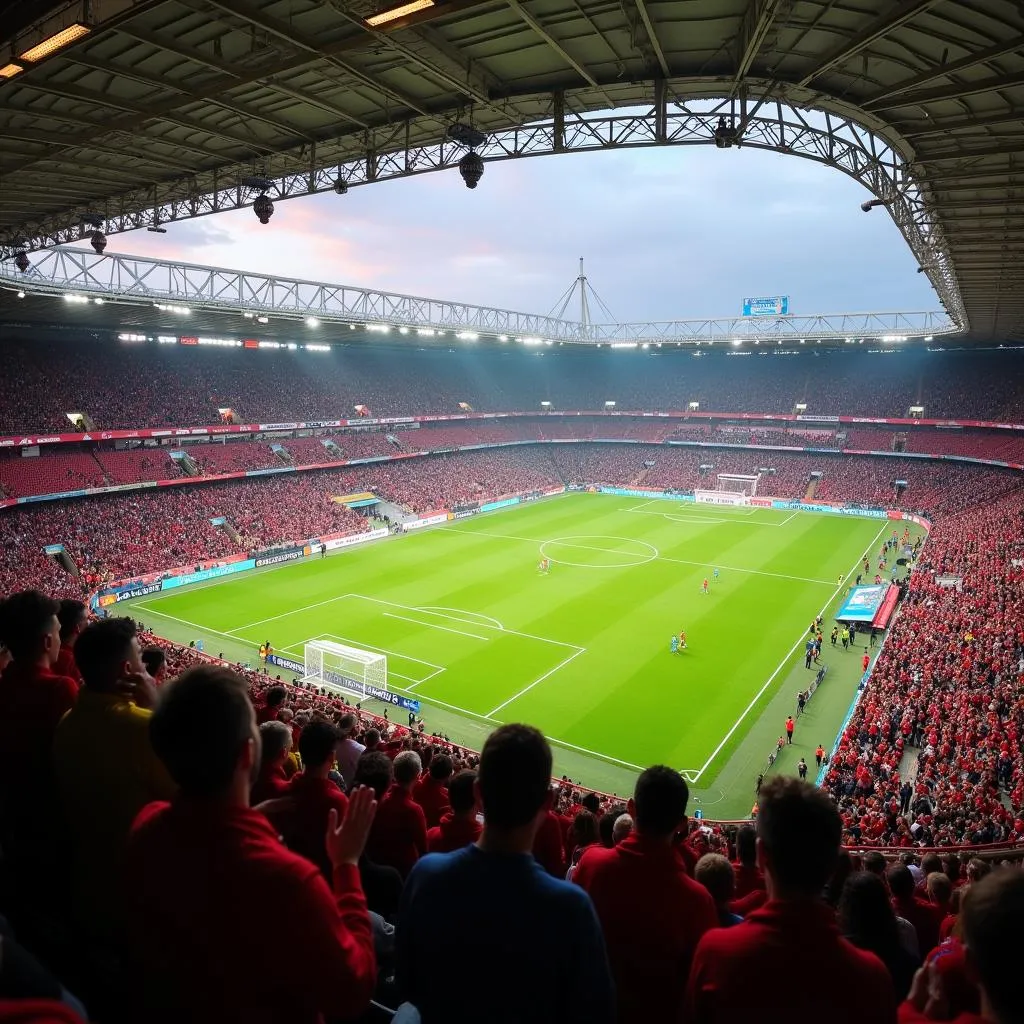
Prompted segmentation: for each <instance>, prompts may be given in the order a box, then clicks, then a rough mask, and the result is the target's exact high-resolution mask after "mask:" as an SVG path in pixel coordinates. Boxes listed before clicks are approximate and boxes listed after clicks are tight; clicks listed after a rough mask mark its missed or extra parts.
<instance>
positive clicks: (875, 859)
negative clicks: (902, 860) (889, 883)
mask: <svg viewBox="0 0 1024 1024" xmlns="http://www.w3.org/2000/svg"><path fill="white" fill-rule="evenodd" d="M888 866H889V862H888V861H887V860H886V859H885V857H884V856H882V854H880V853H879V852H878V851H877V850H869V851H868V852H867V853H866V854H864V870H865V871H870V872H871V874H873V875H878V877H879V878H884V877H885V869H886V868H887V867H888Z"/></svg>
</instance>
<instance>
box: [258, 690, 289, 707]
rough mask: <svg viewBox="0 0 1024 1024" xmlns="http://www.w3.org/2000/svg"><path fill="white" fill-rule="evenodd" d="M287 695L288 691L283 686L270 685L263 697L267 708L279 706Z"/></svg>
mask: <svg viewBox="0 0 1024 1024" xmlns="http://www.w3.org/2000/svg"><path fill="white" fill-rule="evenodd" d="M287 697H288V691H287V690H286V689H285V688H284V687H283V686H272V687H271V688H270V689H269V690H267V694H266V696H265V697H264V698H263V699H264V701H266V705H267V707H268V708H279V707H280V706H281V705H282V704H283V703H284V702H285V700H286V698H287Z"/></svg>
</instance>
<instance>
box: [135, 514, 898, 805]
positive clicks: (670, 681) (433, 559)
mask: <svg viewBox="0 0 1024 1024" xmlns="http://www.w3.org/2000/svg"><path fill="white" fill-rule="evenodd" d="M891 529H892V524H891V523H890V522H889V521H888V520H883V521H878V520H865V519H859V518H856V517H839V516H831V515H824V514H816V513H811V512H788V511H781V510H773V509H761V508H737V507H731V506H726V507H720V506H714V505H694V504H693V503H692V502H689V503H684V502H676V501H671V500H664V499H656V500H646V499H642V498H639V499H638V498H626V497H619V496H611V495H602V494H570V495H565V496H563V497H559V498H554V499H548V500H545V501H539V502H535V503H531V504H524V505H520V506H516V507H513V508H510V509H506V510H502V511H499V512H494V513H490V514H487V515H482V516H477V517H472V518H468V519H463V520H458V521H453V522H449V523H448V524H447V525H446V526H441V527H434V528H430V529H426V530H423V531H420V532H414V533H410V534H406V535H402V536H399V537H393V538H389V539H387V540H384V541H380V542H377V543H374V544H368V545H365V546H363V547H354V548H349V549H343V550H342V551H340V552H338V553H336V554H332V555H330V556H329V557H327V558H324V559H321V558H320V557H318V556H317V557H314V558H312V559H308V560H306V561H304V562H302V563H297V564H292V565H288V566H285V567H281V568H275V569H272V570H266V571H259V572H255V573H248V574H245V575H243V576H238V577H235V578H234V579H230V580H227V581H215V582H209V583H205V584H197V585H194V586H192V587H189V588H184V589H182V590H179V591H176V592H173V593H169V594H167V595H165V596H160V597H155V598H154V597H148V598H145V599H142V600H139V601H135V602H133V603H132V610H131V614H133V615H135V616H136V617H137V618H139V619H141V620H142V621H143V622H144V623H145V624H146V625H148V626H150V627H151V628H153V629H155V630H156V631H157V632H159V633H161V634H162V635H165V636H168V637H169V638H171V639H174V640H178V641H184V642H187V641H189V640H198V639H202V640H203V641H204V645H205V649H206V650H207V652H209V653H214V654H216V653H222V654H223V655H224V656H225V657H227V658H230V659H231V660H233V661H241V662H248V663H250V664H253V665H255V664H256V663H257V656H256V655H257V650H256V649H257V647H258V646H259V644H260V643H262V642H263V641H266V640H269V641H270V642H271V643H272V644H273V646H274V648H275V650H276V651H277V652H278V653H279V654H283V655H285V656H289V657H293V658H295V659H296V660H298V661H301V660H302V654H303V646H304V644H305V643H307V642H308V641H311V640H315V639H324V640H335V641H338V642H340V643H345V644H349V645H352V646H357V647H364V648H367V649H370V650H373V651H379V652H382V653H384V654H386V655H387V659H388V676H389V686H390V688H391V689H393V690H396V691H398V692H399V693H403V694H407V695H408V696H411V697H415V698H416V699H418V700H419V701H421V702H422V706H423V711H422V715H423V717H424V719H425V722H426V725H427V728H428V730H430V731H437V732H443V733H444V734H446V735H448V736H449V737H450V738H451V739H452V740H455V741H457V742H461V743H465V744H467V745H470V746H473V747H476V748H477V749H479V746H480V745H481V744H482V742H483V740H484V738H485V736H486V734H487V732H488V731H489V730H490V729H492V728H493V727H494V726H495V725H496V724H497V723H501V722H512V721H522V722H529V723H531V724H533V725H536V726H539V727H540V728H542V729H543V730H544V732H545V733H546V734H547V735H548V736H549V738H550V739H551V741H552V743H553V744H554V747H555V752H556V768H557V771H558V774H560V775H561V774H567V775H569V776H570V777H571V778H573V779H576V780H579V781H582V782H583V783H584V784H587V785H591V786H594V787H596V788H600V789H604V790H606V791H609V792H618V793H625V792H628V791H629V790H630V789H631V780H632V777H633V776H635V774H636V772H637V771H638V770H640V769H641V768H642V767H644V766H646V765H649V764H653V763H665V764H669V765H671V766H673V767H675V768H677V769H678V770H680V771H681V772H683V773H684V775H685V776H686V777H687V778H688V779H689V780H690V782H691V786H692V788H693V790H694V793H695V800H696V801H699V802H700V803H701V804H702V806H703V808H704V810H705V813H706V815H707V816H708V817H720V818H722V817H735V816H746V814H747V813H748V812H749V809H750V805H751V800H752V796H753V785H754V779H755V778H756V776H757V773H758V772H759V771H760V770H762V768H763V766H764V763H765V761H766V759H767V755H768V753H769V751H770V750H771V749H772V747H773V746H774V742H775V740H776V738H777V736H778V735H779V733H780V732H781V731H782V727H783V723H784V722H785V718H786V716H787V715H788V714H790V713H793V712H795V702H796V694H797V693H798V692H799V690H801V689H803V688H805V687H806V686H807V685H808V683H809V682H810V678H811V675H812V673H809V672H807V670H806V669H805V667H804V664H803V645H804V641H805V638H806V636H807V631H808V625H809V623H810V622H811V621H812V620H813V619H814V617H815V616H816V615H818V614H825V616H826V628H825V632H826V641H825V657H824V659H823V660H824V661H825V663H826V664H828V666H829V673H828V675H827V677H826V681H825V683H824V685H823V686H821V687H820V688H819V689H818V692H817V693H816V694H815V696H814V698H813V699H812V701H811V703H810V705H809V706H808V711H807V713H806V715H805V716H804V718H803V719H801V721H800V724H799V726H798V730H797V743H796V744H795V746H794V747H793V748H792V749H791V750H787V751H786V756H785V757H784V758H780V761H779V764H778V765H777V770H794V769H795V764H796V760H797V757H798V756H800V755H801V754H802V755H803V756H805V757H807V759H808V761H809V763H810V765H811V772H812V777H813V770H814V761H813V749H814V747H816V746H817V744H818V743H822V744H824V746H825V747H826V748H830V747H831V744H832V742H833V740H834V738H835V735H836V732H837V730H838V728H839V726H840V724H841V722H842V720H843V717H844V715H845V713H846V711H847V709H848V707H849V704H850V700H851V698H852V696H853V694H854V692H855V688H856V681H857V679H858V678H859V675H860V656H861V654H862V652H861V651H860V650H859V649H858V650H856V651H849V652H844V651H843V650H842V648H841V647H839V648H832V647H831V646H830V644H829V642H828V638H827V634H828V632H829V628H830V626H831V621H830V619H829V618H828V616H829V613H830V612H831V611H833V610H834V609H835V608H836V607H837V606H838V604H839V603H840V600H841V598H842V597H843V596H845V593H846V590H847V587H848V585H849V584H850V583H851V582H852V577H853V576H855V575H856V573H857V572H858V571H859V564H860V560H861V558H862V556H863V555H864V553H865V552H869V551H870V552H872V553H874V552H875V551H877V549H878V547H879V546H880V544H881V541H882V538H883V535H884V534H885V533H886V532H887V531H889V530H891ZM544 556H546V557H548V558H549V559H550V560H551V571H550V574H548V575H542V574H540V573H539V572H538V571H537V566H538V562H539V560H540V559H541V558H542V557H544ZM716 568H717V570H718V576H717V578H716V577H715V575H714V572H713V570H714V569H716ZM705 577H707V578H708V579H709V580H710V592H709V593H708V594H704V593H702V586H701V585H702V582H703V580H704V578H705ZM681 629H684V630H685V631H686V635H687V639H688V642H689V644H688V647H687V649H686V650H685V651H682V652H680V653H678V654H672V653H670V649H669V641H670V638H671V637H672V635H673V634H678V633H679V631H680V630H681ZM289 678H290V677H289ZM382 707H383V705H375V708H376V710H377V711H378V712H379V711H380V710H381V709H382ZM398 714H399V715H400V716H401V720H402V721H403V722H404V714H402V713H400V712H399V713H398Z"/></svg>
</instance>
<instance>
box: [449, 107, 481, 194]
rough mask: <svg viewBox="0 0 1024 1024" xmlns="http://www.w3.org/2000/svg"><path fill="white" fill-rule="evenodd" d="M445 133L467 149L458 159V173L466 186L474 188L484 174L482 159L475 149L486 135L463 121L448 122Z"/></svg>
mask: <svg viewBox="0 0 1024 1024" xmlns="http://www.w3.org/2000/svg"><path fill="white" fill-rule="evenodd" d="M447 135H448V138H450V139H451V140H452V141H453V142H457V143H459V144H460V145H463V146H465V147H466V148H467V149H468V150H469V152H468V153H467V154H466V155H465V156H464V157H463V158H462V159H461V160H460V161H459V174H461V175H462V180H463V181H464V182H465V183H466V188H476V187H477V185H479V184H480V179H481V178H482V177H483V176H484V160H483V157H482V156H480V154H479V153H477V152H476V150H477V148H478V147H479V146H482V145H483V144H484V143H485V142H486V141H487V136H486V135H485V134H484V133H483V132H482V131H480V129H479V128H474V127H473V126H472V125H471V124H465V123H463V122H458V123H457V124H450V125H449V126H448V131H447Z"/></svg>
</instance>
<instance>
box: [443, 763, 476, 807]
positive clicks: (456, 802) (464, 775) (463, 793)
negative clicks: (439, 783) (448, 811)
mask: <svg viewBox="0 0 1024 1024" xmlns="http://www.w3.org/2000/svg"><path fill="white" fill-rule="evenodd" d="M448 803H449V804H450V805H451V808H452V814H454V815H456V816H459V817H467V816H469V815H471V814H473V813H474V812H475V811H476V772H474V771H470V770H468V769H467V770H465V771H461V772H459V774H458V775H456V776H454V778H453V779H452V781H451V782H449V783H448Z"/></svg>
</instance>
